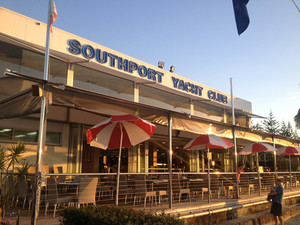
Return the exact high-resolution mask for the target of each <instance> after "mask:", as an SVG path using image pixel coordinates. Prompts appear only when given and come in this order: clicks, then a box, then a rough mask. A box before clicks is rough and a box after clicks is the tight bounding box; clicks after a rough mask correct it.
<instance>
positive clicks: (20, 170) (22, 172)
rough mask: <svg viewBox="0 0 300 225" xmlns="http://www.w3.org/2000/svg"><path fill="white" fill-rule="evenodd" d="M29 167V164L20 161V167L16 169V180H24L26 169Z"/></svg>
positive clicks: (26, 173)
mask: <svg viewBox="0 0 300 225" xmlns="http://www.w3.org/2000/svg"><path fill="white" fill-rule="evenodd" d="M30 166H31V164H29V163H28V162H26V161H22V162H21V167H18V168H17V170H18V178H20V179H24V180H25V179H26V177H27V175H28V169H29V167H30Z"/></svg>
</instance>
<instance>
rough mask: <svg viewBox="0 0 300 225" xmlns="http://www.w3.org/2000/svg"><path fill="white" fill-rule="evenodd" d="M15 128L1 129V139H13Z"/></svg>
mask: <svg viewBox="0 0 300 225" xmlns="http://www.w3.org/2000/svg"><path fill="white" fill-rule="evenodd" d="M12 137H13V129H7V128H4V129H0V140H12Z"/></svg>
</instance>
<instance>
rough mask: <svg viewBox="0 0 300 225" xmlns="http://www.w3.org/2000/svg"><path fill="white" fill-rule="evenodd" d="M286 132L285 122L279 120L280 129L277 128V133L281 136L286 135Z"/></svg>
mask: <svg viewBox="0 0 300 225" xmlns="http://www.w3.org/2000/svg"><path fill="white" fill-rule="evenodd" d="M287 133H288V131H287V126H286V124H285V122H284V121H282V122H281V127H280V130H279V134H280V135H283V136H287Z"/></svg>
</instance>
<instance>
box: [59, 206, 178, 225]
mask: <svg viewBox="0 0 300 225" xmlns="http://www.w3.org/2000/svg"><path fill="white" fill-rule="evenodd" d="M61 224H62V225H83V224H84V225H99V224H101V225H119V224H122V225H148V224H149V225H150V224H151V225H152V224H157V225H163V224H169V225H183V224H184V221H183V220H181V219H179V216H178V215H177V216H174V215H169V214H165V213H162V214H158V213H151V212H145V211H144V210H135V209H130V208H125V207H119V206H88V207H82V208H74V207H68V208H65V209H64V210H63V218H62V220H61Z"/></svg>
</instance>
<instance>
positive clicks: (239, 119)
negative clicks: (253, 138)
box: [226, 111, 250, 127]
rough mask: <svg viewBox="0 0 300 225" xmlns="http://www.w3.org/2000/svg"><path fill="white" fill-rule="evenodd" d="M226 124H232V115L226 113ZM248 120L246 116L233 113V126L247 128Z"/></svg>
mask: <svg viewBox="0 0 300 225" xmlns="http://www.w3.org/2000/svg"><path fill="white" fill-rule="evenodd" d="M226 114H227V123H229V124H232V113H231V112H229V111H228V112H227V113H226ZM249 121H250V120H249V118H248V117H247V116H246V115H243V114H240V113H235V124H236V125H237V126H242V127H249Z"/></svg>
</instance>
